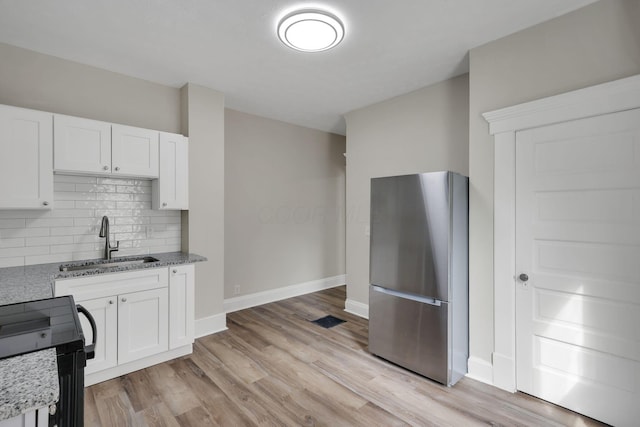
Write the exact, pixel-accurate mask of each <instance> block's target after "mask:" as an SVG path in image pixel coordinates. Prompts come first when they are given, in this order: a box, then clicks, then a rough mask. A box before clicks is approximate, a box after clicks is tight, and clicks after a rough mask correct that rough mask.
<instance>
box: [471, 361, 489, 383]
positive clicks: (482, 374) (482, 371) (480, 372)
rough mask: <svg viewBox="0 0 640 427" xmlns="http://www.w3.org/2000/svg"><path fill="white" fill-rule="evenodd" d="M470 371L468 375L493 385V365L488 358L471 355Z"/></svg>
mask: <svg viewBox="0 0 640 427" xmlns="http://www.w3.org/2000/svg"><path fill="white" fill-rule="evenodd" d="M468 364H469V365H468V366H469V373H467V377H469V378H473V379H474V380H477V381H480V382H483V383H485V384H490V385H493V366H492V365H491V363H489V362H487V361H486V360H482V359H480V358H479V357H475V356H471V357H470V358H469V361H468Z"/></svg>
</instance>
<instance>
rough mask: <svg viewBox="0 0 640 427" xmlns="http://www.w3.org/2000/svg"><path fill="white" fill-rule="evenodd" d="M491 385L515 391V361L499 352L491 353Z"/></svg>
mask: <svg viewBox="0 0 640 427" xmlns="http://www.w3.org/2000/svg"><path fill="white" fill-rule="evenodd" d="M493 385H494V386H496V387H498V388H501V389H503V390H506V391H510V392H511V393H514V392H515V391H516V361H515V360H514V359H513V358H511V357H508V356H505V355H502V354H500V353H493Z"/></svg>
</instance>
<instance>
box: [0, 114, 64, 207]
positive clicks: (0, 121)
mask: <svg viewBox="0 0 640 427" xmlns="http://www.w3.org/2000/svg"><path fill="white" fill-rule="evenodd" d="M52 206H53V115H52V114H51V113H45V112H42V111H34V110H27V109H24V108H17V107H10V106H8V105H0V209H51V207H52Z"/></svg>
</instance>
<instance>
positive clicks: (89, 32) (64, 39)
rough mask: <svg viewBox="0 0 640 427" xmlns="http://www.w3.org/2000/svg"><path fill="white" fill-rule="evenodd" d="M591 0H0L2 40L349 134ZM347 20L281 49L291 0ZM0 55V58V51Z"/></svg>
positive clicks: (237, 107) (237, 106) (231, 105)
mask: <svg viewBox="0 0 640 427" xmlns="http://www.w3.org/2000/svg"><path fill="white" fill-rule="evenodd" d="M593 1H594V0H397V1H390V0H326V1H325V0H322V1H319V2H316V3H310V2H304V1H303V2H301V1H295V0H292V1H285V0H102V1H99V0H61V1H52V0H0V42H4V43H8V44H11V45H15V46H19V47H23V48H27V49H32V50H35V51H38V52H42V53H46V54H50V55H54V56H58V57H61V58H65V59H69V60H72V61H77V62H81V63H84V64H89V65H93V66H96V67H100V68H104V69H107V70H111V71H115V72H119V73H123V74H127V75H130V76H135V77H139V78H142V79H146V80H150V81H153V82H158V83H162V84H165V85H170V86H174V87H180V86H182V85H183V84H184V83H186V82H192V83H196V84H199V85H203V86H207V87H210V88H213V89H216V90H219V91H221V92H223V93H224V94H225V99H226V106H227V107H229V108H232V109H235V110H240V111H244V112H247V113H251V114H256V115H260V116H264V117H269V118H273V119H277V120H282V121H285V122H289V123H295V124H299V125H302V126H307V127H311V128H316V129H321V130H325V131H331V132H335V133H340V134H345V122H344V118H343V114H345V113H347V112H349V111H351V110H354V109H357V108H360V107H364V106H367V105H370V104H373V103H375V102H378V101H381V100H384V99H388V98H391V97H393V96H396V95H400V94H403V93H407V92H410V91H412V90H415V89H418V88H421V87H424V86H427V85H429V84H432V83H435V82H439V81H442V80H445V79H447V78H450V77H453V76H456V75H459V74H462V73H465V72H467V71H468V55H467V52H468V51H469V49H471V48H473V47H476V46H479V45H482V44H484V43H487V42H489V41H491V40H495V39H497V38H500V37H503V36H506V35H508V34H511V33H513V32H516V31H518V30H520V29H523V28H527V27H530V26H532V25H535V24H537V23H539V22H543V21H546V20H549V19H551V18H553V17H556V16H559V15H562V14H564V13H567V12H569V11H571V10H574V9H577V8H579V7H582V6H584V5H586V4H589V3H592V2H593ZM298 6H300V7H319V8H324V9H327V10H329V11H332V12H333V13H335V14H337V15H339V16H340V17H342V18H343V21H344V23H345V30H346V35H345V39H344V41H343V42H342V43H341V44H340V45H339V46H338V47H337V48H335V49H333V50H331V51H327V52H320V53H301V52H296V51H293V50H291V49H289V48H287V47H285V46H284V45H283V44H282V43H281V42H280V41H279V40H278V38H277V36H276V31H275V28H276V24H277V22H278V20H279V19H280V18H281V17H282V15H284V14H285V13H287V12H289V11H291V10H292V9H293V8H295V7H298ZM0 60H1V58H0Z"/></svg>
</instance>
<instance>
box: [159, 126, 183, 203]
mask: <svg viewBox="0 0 640 427" xmlns="http://www.w3.org/2000/svg"><path fill="white" fill-rule="evenodd" d="M152 186H153V208H154V209H184V210H186V209H189V144H188V142H187V138H185V137H184V136H182V135H178V134H174V133H167V132H160V171H159V178H158V180H157V181H153V183H152Z"/></svg>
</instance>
